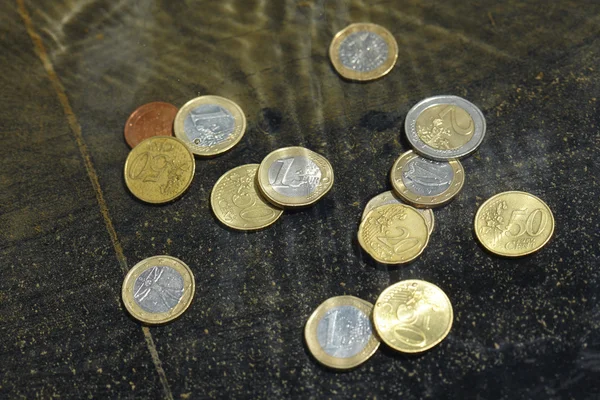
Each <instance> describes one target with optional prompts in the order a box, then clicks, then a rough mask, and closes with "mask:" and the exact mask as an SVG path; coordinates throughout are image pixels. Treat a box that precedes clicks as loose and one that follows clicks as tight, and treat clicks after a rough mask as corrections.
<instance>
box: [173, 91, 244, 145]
mask: <svg viewBox="0 0 600 400" xmlns="http://www.w3.org/2000/svg"><path fill="white" fill-rule="evenodd" d="M173 130H174V131H175V136H177V138H179V139H181V140H182V141H183V142H184V143H185V144H186V145H188V147H189V148H190V150H191V151H192V153H194V154H196V155H199V156H205V157H210V156H215V155H217V154H221V153H223V152H225V151H227V150H229V149H231V148H232V147H233V146H235V145H236V144H238V143H239V141H240V140H242V137H243V136H244V133H245V132H246V116H245V115H244V112H243V111H242V109H241V108H240V106H238V105H237V104H236V103H234V102H233V101H231V100H229V99H226V98H224V97H219V96H200V97H196V98H195V99H192V100H190V101H188V102H187V103H185V104H184V105H183V107H181V108H180V109H179V112H178V113H177V115H176V116H175V122H174V124H173Z"/></svg>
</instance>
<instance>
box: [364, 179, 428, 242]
mask: <svg viewBox="0 0 600 400" xmlns="http://www.w3.org/2000/svg"><path fill="white" fill-rule="evenodd" d="M388 204H404V202H403V201H402V200H400V198H399V197H398V196H397V195H396V194H395V193H394V192H392V191H391V190H388V191H387V192H383V193H380V194H378V195H377V196H375V197H373V198H372V199H371V200H369V202H368V203H367V205H366V206H365V210H364V211H363V215H362V219H361V221H362V220H364V219H365V217H366V216H367V214H369V211H371V210H373V209H375V208H377V207H381V206H385V205H388ZM415 210H416V211H418V212H419V214H421V215H422V216H423V218H425V223H426V224H427V229H428V230H429V234H430V235H431V233H432V232H433V227H434V225H435V218H434V216H433V211H432V210H431V208H416V209H415Z"/></svg>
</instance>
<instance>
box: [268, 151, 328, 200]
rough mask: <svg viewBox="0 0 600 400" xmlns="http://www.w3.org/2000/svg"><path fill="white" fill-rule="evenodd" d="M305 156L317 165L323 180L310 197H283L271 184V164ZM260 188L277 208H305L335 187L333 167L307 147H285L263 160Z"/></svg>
mask: <svg viewBox="0 0 600 400" xmlns="http://www.w3.org/2000/svg"><path fill="white" fill-rule="evenodd" d="M295 156H303V157H306V158H308V159H309V160H311V161H312V162H314V163H315V164H317V166H318V167H319V169H320V170H321V179H320V180H319V183H318V185H317V186H316V188H315V190H314V191H313V192H312V193H311V194H310V195H309V196H303V197H290V196H285V195H282V194H281V193H278V192H277V191H275V189H273V187H272V186H271V184H270V183H269V168H270V167H271V164H272V163H273V162H275V161H277V160H279V159H282V158H286V157H295ZM256 179H257V182H258V188H259V190H260V192H261V193H262V195H263V196H264V198H265V199H267V200H268V201H269V202H271V203H273V204H274V205H275V206H277V207H284V208H286V207H305V206H309V205H311V204H313V203H315V202H317V201H318V200H319V199H321V198H322V197H323V196H325V195H326V194H327V193H328V192H329V191H330V190H331V188H332V187H333V181H334V174H333V167H332V166H331V164H330V163H329V161H328V160H327V159H326V158H325V157H324V156H322V155H320V154H319V153H316V152H314V151H312V150H309V149H307V148H306V147H300V146H292V147H283V148H280V149H277V150H274V151H272V152H270V153H269V154H267V156H266V157H265V158H264V159H263V160H262V162H261V163H260V166H259V167H258V171H257V173H256Z"/></svg>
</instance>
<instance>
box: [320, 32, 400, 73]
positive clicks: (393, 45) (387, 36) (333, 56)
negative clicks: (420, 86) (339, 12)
mask: <svg viewBox="0 0 600 400" xmlns="http://www.w3.org/2000/svg"><path fill="white" fill-rule="evenodd" d="M364 31H368V32H372V33H375V34H377V35H379V36H380V37H381V38H382V39H383V40H384V41H385V43H386V44H387V46H388V58H387V59H386V60H385V61H384V62H383V64H381V65H380V66H379V67H377V68H375V69H374V70H372V71H366V72H362V71H355V70H353V69H350V68H348V67H346V66H344V64H342V61H341V60H340V53H339V49H340V46H341V44H342V43H343V41H344V39H346V38H347V37H348V36H350V35H351V34H353V33H355V32H364ZM329 59H330V60H331V63H332V64H333V67H334V68H335V70H336V71H337V72H338V73H339V74H340V75H341V76H342V77H344V78H346V79H350V80H355V81H370V80H374V79H377V78H381V77H382V76H385V75H387V74H388V73H389V72H390V71H391V70H392V68H394V65H396V60H397V59H398V43H397V42H396V39H395V38H394V35H392V33H391V32H390V31H388V30H387V29H385V28H384V27H382V26H380V25H377V24H373V23H369V22H358V23H354V24H350V25H348V26H347V27H345V28H344V29H342V30H341V31H339V32H338V33H336V35H335V36H334V37H333V39H332V40H331V44H330V45H329Z"/></svg>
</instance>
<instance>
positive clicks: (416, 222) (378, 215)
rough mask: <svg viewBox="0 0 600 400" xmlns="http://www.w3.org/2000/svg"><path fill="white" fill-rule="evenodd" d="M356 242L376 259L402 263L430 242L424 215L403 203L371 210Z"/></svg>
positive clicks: (390, 262)
mask: <svg viewBox="0 0 600 400" xmlns="http://www.w3.org/2000/svg"><path fill="white" fill-rule="evenodd" d="M358 242H359V243H360V246H361V247H362V248H363V250H365V251H366V252H367V253H368V254H369V255H371V257H373V259H375V261H377V262H380V263H383V264H401V263H407V262H409V261H412V260H414V259H415V258H417V257H418V256H419V254H421V253H422V252H423V250H424V249H425V247H426V246H427V243H428V242H429V229H428V228H427V223H426V222H425V218H423V216H422V215H421V214H420V213H419V212H418V211H417V210H415V209H414V208H412V207H410V206H406V205H404V204H388V205H385V206H381V207H377V208H375V209H373V210H371V211H370V212H369V213H368V214H367V216H366V217H365V219H364V220H363V221H362V222H361V223H360V226H359V228H358Z"/></svg>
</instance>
